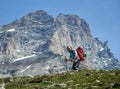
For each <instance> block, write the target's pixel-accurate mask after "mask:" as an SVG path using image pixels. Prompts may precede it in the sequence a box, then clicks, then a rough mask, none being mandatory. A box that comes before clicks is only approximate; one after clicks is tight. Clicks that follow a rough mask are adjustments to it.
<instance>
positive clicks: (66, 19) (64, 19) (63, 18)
mask: <svg viewBox="0 0 120 89" xmlns="http://www.w3.org/2000/svg"><path fill="white" fill-rule="evenodd" d="M56 21H57V22H60V23H61V24H68V25H71V26H78V27H79V26H80V24H81V18H80V17H79V16H77V15H73V14H68V15H64V14H59V15H58V16H57V18H56Z"/></svg>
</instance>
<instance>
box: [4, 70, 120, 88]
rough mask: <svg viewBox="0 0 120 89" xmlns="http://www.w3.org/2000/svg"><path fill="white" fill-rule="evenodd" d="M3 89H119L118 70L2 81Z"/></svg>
mask: <svg viewBox="0 0 120 89" xmlns="http://www.w3.org/2000/svg"><path fill="white" fill-rule="evenodd" d="M2 80H3V82H4V83H5V89H120V70H109V71H105V70H87V69H82V70H81V71H74V72H66V73H57V74H52V75H43V76H35V77H34V78H30V77H14V78H13V80H12V81H10V78H5V79H2Z"/></svg>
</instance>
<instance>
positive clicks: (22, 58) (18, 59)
mask: <svg viewBox="0 0 120 89" xmlns="http://www.w3.org/2000/svg"><path fill="white" fill-rule="evenodd" d="M35 56H36V55H35V54H33V55H30V56H25V57H21V58H17V59H14V60H13V63H14V62H16V61H20V60H24V59H26V58H31V57H35Z"/></svg>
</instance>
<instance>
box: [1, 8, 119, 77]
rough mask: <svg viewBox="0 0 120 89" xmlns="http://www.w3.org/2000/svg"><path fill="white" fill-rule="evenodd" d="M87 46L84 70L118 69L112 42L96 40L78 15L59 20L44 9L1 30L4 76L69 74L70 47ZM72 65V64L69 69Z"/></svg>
mask: <svg viewBox="0 0 120 89" xmlns="http://www.w3.org/2000/svg"><path fill="white" fill-rule="evenodd" d="M68 45H70V46H72V47H73V48H74V49H76V48H77V47H78V46H81V47H83V49H84V51H86V52H87V54H88V56H87V58H86V60H85V61H84V62H81V65H80V66H81V68H82V67H86V68H89V69H118V68H120V62H119V61H118V60H117V59H115V57H114V55H113V53H112V52H111V51H110V48H109V46H108V41H106V42H101V41H100V40H99V39H98V38H94V37H92V34H91V31H90V28H89V25H88V23H87V22H86V21H85V20H84V19H82V18H80V17H79V16H77V15H72V14H71V15H69V14H68V15H64V14H59V15H58V16H57V17H56V18H53V17H52V16H51V15H49V14H47V13H46V12H45V11H43V10H38V11H36V12H32V13H30V14H28V15H26V16H24V17H22V18H21V19H19V20H16V21H14V22H12V23H10V24H7V25H4V26H1V27H0V75H1V76H2V77H4V76H11V75H15V76H26V75H27V76H34V75H38V74H46V73H53V72H63V71H66V63H65V61H64V57H65V56H67V57H68V53H67V52H66V46H68ZM70 67H71V63H68V70H69V69H70Z"/></svg>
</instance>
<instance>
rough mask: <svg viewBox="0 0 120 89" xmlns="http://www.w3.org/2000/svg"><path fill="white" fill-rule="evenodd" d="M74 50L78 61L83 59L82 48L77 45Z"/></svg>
mask: <svg viewBox="0 0 120 89" xmlns="http://www.w3.org/2000/svg"><path fill="white" fill-rule="evenodd" d="M76 51H77V55H78V57H79V58H80V61H84V52H83V49H82V48H81V47H78V48H77V49H76Z"/></svg>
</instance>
